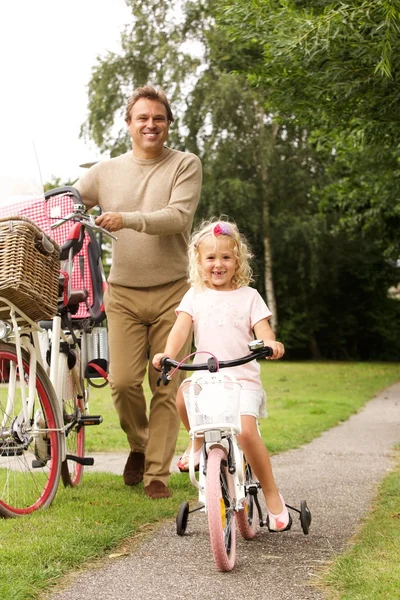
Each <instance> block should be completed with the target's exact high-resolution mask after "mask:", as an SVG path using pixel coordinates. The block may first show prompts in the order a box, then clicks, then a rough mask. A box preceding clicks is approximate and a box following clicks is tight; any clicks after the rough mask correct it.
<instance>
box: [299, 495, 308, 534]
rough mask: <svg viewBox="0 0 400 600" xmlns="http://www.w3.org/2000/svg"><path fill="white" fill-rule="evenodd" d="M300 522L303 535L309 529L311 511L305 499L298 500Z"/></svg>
mask: <svg viewBox="0 0 400 600" xmlns="http://www.w3.org/2000/svg"><path fill="white" fill-rule="evenodd" d="M300 523H301V528H302V530H303V533H304V535H307V534H308V532H309V531H310V524H311V512H310V509H309V508H308V506H307V502H306V501H305V500H302V501H301V502H300Z"/></svg>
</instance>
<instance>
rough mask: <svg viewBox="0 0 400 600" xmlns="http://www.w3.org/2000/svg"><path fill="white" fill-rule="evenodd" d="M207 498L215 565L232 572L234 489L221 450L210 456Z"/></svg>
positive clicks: (233, 560)
mask: <svg viewBox="0 0 400 600" xmlns="http://www.w3.org/2000/svg"><path fill="white" fill-rule="evenodd" d="M206 498H207V514H208V528H209V532H210V541H211V548H212V551H213V555H214V560H215V563H216V565H217V568H218V569H219V570H220V571H231V570H232V569H233V567H234V565H235V557H236V523H235V504H234V486H233V479H232V475H231V474H230V473H229V471H228V466H227V460H226V455H225V452H224V451H223V450H222V449H221V448H212V449H211V450H210V452H209V454H208V459H207V485H206Z"/></svg>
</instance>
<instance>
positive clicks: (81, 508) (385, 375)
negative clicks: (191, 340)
mask: <svg viewBox="0 0 400 600" xmlns="http://www.w3.org/2000/svg"><path fill="white" fill-rule="evenodd" d="M262 377H263V383H264V386H265V388H266V390H267V393H268V396H269V400H268V409H269V413H270V417H269V418H268V419H265V420H263V421H262V423H261V431H262V435H263V438H264V440H265V441H266V442H267V445H268V447H269V449H270V450H272V451H273V452H277V451H281V450H284V449H288V448H295V447H298V446H299V445H301V444H303V443H305V442H307V441H309V440H311V439H312V438H313V437H315V436H317V435H319V434H320V433H321V432H322V431H324V430H326V429H328V428H330V427H332V426H334V425H335V424H337V423H338V422H340V421H343V420H345V419H347V418H348V417H349V415H350V414H352V413H354V412H356V411H357V410H358V409H359V408H360V407H361V406H362V405H363V404H364V403H365V402H366V401H367V400H369V399H370V398H372V397H373V396H374V395H375V394H376V393H377V392H379V391H381V390H383V389H384V388H385V387H387V386H388V385H390V384H392V383H394V382H395V381H397V380H399V379H400V364H399V363H396V364H394V363H392V364H391V363H384V364H378V363H368V364H358V363H357V364H356V363H354V364H352V363H289V362H284V361H280V362H267V361H265V362H263V363H262ZM90 410H91V412H92V414H102V415H103V417H104V423H103V424H102V425H100V426H99V427H92V428H88V430H87V441H88V445H87V446H88V453H90V451H111V450H115V451H116V450H119V451H125V450H127V443H126V440H125V436H124V434H123V433H122V432H121V431H120V428H119V425H118V420H117V417H116V414H115V410H114V408H113V405H112V401H111V398H110V395H109V390H108V388H104V389H103V390H92V394H91V402H90ZM186 443H187V434H186V432H184V431H182V432H181V434H180V439H179V442H178V447H177V448H178V450H177V451H180V450H182V449H183V448H184V447H185V445H186ZM399 479H400V475H398V476H397V484H392V485H397V486H398V485H399ZM170 487H171V489H172V491H173V496H172V498H170V499H168V500H162V501H157V502H154V501H151V500H148V499H147V498H146V496H145V494H144V491H143V484H141V485H139V486H137V487H135V488H133V489H132V488H127V487H126V486H124V485H123V483H122V480H121V477H117V476H114V475H111V474H102V473H93V474H90V469H87V470H86V473H85V476H84V480H83V483H82V485H81V486H80V487H79V488H76V489H64V488H62V486H60V489H59V491H58V493H57V495H56V498H55V500H54V502H53V504H52V506H51V507H50V508H49V509H48V510H46V511H43V512H37V513H34V514H32V515H30V516H28V517H24V518H20V519H12V520H11V519H10V520H0V553H1V558H2V565H3V567H4V566H6V568H2V569H0V598H7V600H33V599H35V598H39V597H40V595H41V593H43V590H45V589H48V588H49V586H51V585H52V584H54V583H56V582H58V581H59V579H60V578H61V577H62V576H63V575H64V574H67V573H71V572H73V571H76V570H77V569H79V568H81V567H82V566H84V565H85V564H87V562H88V561H91V560H93V559H95V558H102V557H105V556H107V555H108V554H110V553H113V552H120V551H122V552H123V551H124V548H125V547H127V548H128V549H129V548H131V547H132V544H134V543H135V540H142V539H143V535H145V533H146V531H147V530H148V528H149V527H151V524H154V523H156V522H157V521H160V520H162V519H166V518H171V517H174V516H175V515H176V512H177V509H178V507H179V505H180V503H181V502H182V501H183V500H188V499H190V498H195V497H196V491H195V490H194V488H193V487H192V485H191V484H190V482H189V478H188V476H187V475H180V474H175V475H172V476H171V480H170ZM385 493H386V492H385ZM378 506H379V504H378ZM396 518H398V517H393V518H392V521H391V522H394V521H395V519H396ZM396 524H397V521H396ZM387 529H389V527H385V528H383V529H382V531H384V533H385V536H386V530H387ZM390 539H391V538H390ZM397 540H398V536H397ZM27 541H29V543H28V544H27ZM363 543H364V542H362V544H363ZM388 543H389V544H391V542H390V541H388ZM385 545H386V544H385V538H384V542H383V547H382V548H381V550H380V552H381V554H382V560H381V561H380V562H379V563H378V566H377V567H375V569H376V570H379V569H381V570H382V572H383V573H385V572H386V569H387V567H388V565H387V563H386V562H385V552H386V548H385ZM27 548H29V549H30V551H29V552H27V551H26V550H27ZM367 556H368V553H367ZM378 556H379V552H378ZM376 560H377V561H378V559H376ZM340 571H341V569H340V568H339V572H340ZM388 576H389V575H388ZM390 577H392V575H390ZM335 578H336V579H337V581H338V582H339V581H340V579H339V576H336V575H335ZM366 597H367V596H366ZM375 597H376V598H383V597H384V596H378V595H376V596H374V598H375ZM346 598H352V600H353V596H346ZM354 598H356V597H355V596H354ZM360 598H361V596H360ZM371 598H372V597H371Z"/></svg>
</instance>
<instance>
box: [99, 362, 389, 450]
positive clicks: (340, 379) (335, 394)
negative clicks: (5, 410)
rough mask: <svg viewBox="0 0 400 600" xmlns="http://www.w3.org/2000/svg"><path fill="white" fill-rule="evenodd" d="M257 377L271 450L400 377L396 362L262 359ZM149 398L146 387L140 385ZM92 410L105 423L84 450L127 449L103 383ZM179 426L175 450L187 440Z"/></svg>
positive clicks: (303, 436)
mask: <svg viewBox="0 0 400 600" xmlns="http://www.w3.org/2000/svg"><path fill="white" fill-rule="evenodd" d="M261 367H262V370H261V376H262V382H263V386H264V389H265V390H266V392H267V396H268V401H267V407H268V413H269V417H268V418H267V419H263V420H262V421H261V422H260V429H261V433H262V436H263V438H264V440H265V442H266V443H267V446H268V449H269V451H270V452H271V453H276V452H282V451H283V450H288V449H289V448H295V447H298V446H299V445H301V444H305V443H307V442H309V441H311V440H312V439H314V438H315V437H316V436H318V435H320V434H321V433H322V432H323V431H326V430H327V429H330V428H331V427H334V426H335V425H337V424H338V423H339V422H340V421H344V420H346V419H348V417H349V416H350V415H352V414H354V413H355V412H357V410H358V409H359V408H361V407H362V406H363V404H364V403H365V401H366V400H367V399H370V398H372V397H373V396H374V395H375V394H377V393H378V392H379V391H381V390H383V389H384V388H385V387H387V386H388V385H390V384H391V383H393V382H394V381H396V380H398V379H400V364H399V363H337V362H317V363H313V362H301V363H291V362H285V361H284V360H283V361H262V362H261ZM144 389H145V393H146V396H147V397H149V389H148V386H147V385H145V386H144ZM90 393H91V396H90V411H91V413H92V414H101V415H102V416H103V419H104V423H103V424H102V425H100V426H99V427H92V428H90V429H87V450H88V452H103V451H127V442H126V437H125V434H124V433H123V431H121V428H120V426H119V423H118V419H117V415H116V412H115V409H114V406H113V402H112V400H111V396H110V391H109V389H108V387H107V388H103V389H101V390H96V389H93V388H92V389H91V392H90ZM187 441H188V435H187V433H186V431H185V430H184V428H183V427H182V428H181V431H180V434H179V438H178V442H177V453H180V452H182V451H183V450H184V449H185V448H186V445H187Z"/></svg>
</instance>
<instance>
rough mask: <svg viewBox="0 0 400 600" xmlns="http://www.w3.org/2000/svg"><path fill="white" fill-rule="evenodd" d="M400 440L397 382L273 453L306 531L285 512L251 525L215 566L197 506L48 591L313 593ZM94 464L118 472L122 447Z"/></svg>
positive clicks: (204, 597)
mask: <svg viewBox="0 0 400 600" xmlns="http://www.w3.org/2000/svg"><path fill="white" fill-rule="evenodd" d="M399 440H400V382H399V383H397V384H396V385H394V386H392V387H390V388H389V389H387V390H385V392H384V393H382V394H380V395H378V396H377V397H376V398H374V399H373V400H372V401H370V402H369V403H368V404H367V405H366V407H365V408H364V409H363V410H362V411H361V412H359V413H358V414H357V415H354V416H353V417H351V418H350V419H349V420H348V421H346V422H345V423H343V424H341V425H339V426H338V427H335V428H334V429H331V430H330V431H327V432H325V433H324V434H323V435H321V436H320V437H319V438H317V439H315V440H314V441H313V442H311V443H310V444H308V445H306V446H303V447H302V448H300V449H298V450H291V451H289V452H285V453H283V454H280V455H277V456H274V457H273V459H272V462H273V468H274V473H275V476H276V479H277V481H278V484H279V485H280V487H281V489H282V491H283V493H284V496H285V500H286V502H288V504H293V505H298V503H299V501H300V500H301V499H303V498H304V499H306V500H307V503H308V505H309V507H310V509H311V511H312V525H311V529H310V534H309V535H308V536H305V535H303V533H302V530H301V527H300V523H299V521H298V519H297V518H295V519H294V521H295V522H294V525H293V527H292V529H291V531H289V532H286V533H282V534H270V533H268V531H266V530H260V532H259V533H258V535H257V537H256V538H255V539H254V540H252V541H250V542H245V541H243V540H241V539H238V547H237V560H236V566H235V569H234V570H233V571H232V572H230V573H220V572H218V571H217V570H216V569H215V567H214V562H213V558H212V555H211V550H210V545H209V539H208V533H207V523H206V518H205V517H204V515H201V514H199V513H194V514H191V515H190V518H189V523H188V528H187V535H185V536H184V537H179V536H177V535H176V533H175V524H174V523H173V522H167V523H165V524H163V525H162V526H161V527H160V528H159V529H157V530H156V531H155V533H153V534H152V535H151V536H150V537H149V538H148V539H145V540H144V542H143V543H141V544H140V545H139V546H138V547H137V548H136V549H135V550H133V551H132V554H131V555H129V556H127V557H123V558H119V559H113V560H108V561H106V562H105V564H104V565H103V566H102V567H100V568H98V569H93V570H89V571H88V572H86V573H85V574H84V575H80V576H79V577H77V578H76V579H75V580H74V581H73V582H72V583H70V584H68V585H67V586H66V587H65V588H64V590H63V591H60V592H54V593H53V595H51V596H47V598H49V597H51V600H93V598H94V599H95V600H110V599H112V600H142V599H143V598H151V600H157V599H160V600H161V599H162V600H186V599H187V598H190V599H191V600H197V599H199V600H200V599H201V600H228V599H229V600H236V599H242V598H247V597H254V598H258V599H260V600H306V599H307V600H322V599H323V598H324V594H323V591H322V590H321V589H320V588H318V586H317V584H318V569H319V567H320V566H321V565H323V564H325V563H326V561H328V560H330V559H332V558H333V557H334V556H335V555H336V554H337V553H339V552H341V551H342V550H343V549H344V548H345V547H346V544H347V542H348V540H349V538H350V537H351V536H352V534H353V533H354V532H355V531H357V528H358V527H359V525H360V522H361V519H362V517H363V515H364V514H365V513H366V512H367V511H368V508H369V506H370V504H371V500H372V498H373V495H374V493H375V491H376V486H377V484H378V483H379V482H380V481H381V480H382V478H383V477H384V476H385V474H386V473H387V471H388V470H389V469H390V468H391V467H392V466H393V464H394V451H393V445H394V444H395V443H398V442H399ZM97 458H98V460H97V468H98V469H99V468H101V469H107V470H111V471H113V472H114V473H121V472H122V469H123V464H124V461H125V454H123V455H120V456H104V455H99V456H98V457H97Z"/></svg>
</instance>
